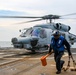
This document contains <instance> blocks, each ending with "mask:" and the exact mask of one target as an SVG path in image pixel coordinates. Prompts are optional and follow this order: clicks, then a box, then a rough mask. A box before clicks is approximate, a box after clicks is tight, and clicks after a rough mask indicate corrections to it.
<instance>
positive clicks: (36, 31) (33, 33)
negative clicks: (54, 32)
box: [20, 27, 46, 38]
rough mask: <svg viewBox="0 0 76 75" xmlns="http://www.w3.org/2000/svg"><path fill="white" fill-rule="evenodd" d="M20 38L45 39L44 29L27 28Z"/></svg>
mask: <svg viewBox="0 0 76 75" xmlns="http://www.w3.org/2000/svg"><path fill="white" fill-rule="evenodd" d="M20 36H21V37H26V36H37V37H40V38H46V31H45V29H44V28H38V27H37V28H29V29H27V30H26V31H24V32H22V34H21V35H20Z"/></svg>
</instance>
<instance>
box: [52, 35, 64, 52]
mask: <svg viewBox="0 0 76 75" xmlns="http://www.w3.org/2000/svg"><path fill="white" fill-rule="evenodd" d="M63 41H64V37H63V36H60V37H59V38H58V39H55V38H54V37H52V39H51V47H52V49H53V50H54V51H64V49H65V47H64V44H63Z"/></svg>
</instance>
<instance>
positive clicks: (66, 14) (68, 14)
mask: <svg viewBox="0 0 76 75" xmlns="http://www.w3.org/2000/svg"><path fill="white" fill-rule="evenodd" d="M71 15H76V13H72V14H66V15H62V16H61V17H63V16H71Z"/></svg>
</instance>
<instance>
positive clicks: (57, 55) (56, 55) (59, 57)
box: [54, 51, 64, 71]
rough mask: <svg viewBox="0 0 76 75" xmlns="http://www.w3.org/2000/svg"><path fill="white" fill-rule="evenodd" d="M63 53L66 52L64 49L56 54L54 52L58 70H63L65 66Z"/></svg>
mask: <svg viewBox="0 0 76 75" xmlns="http://www.w3.org/2000/svg"><path fill="white" fill-rule="evenodd" d="M63 54H64V52H63V51H62V52H55V54H54V59H55V62H56V69H57V70H58V71H61V68H62V67H63V63H64V61H63V60H61V57H62V55H63Z"/></svg>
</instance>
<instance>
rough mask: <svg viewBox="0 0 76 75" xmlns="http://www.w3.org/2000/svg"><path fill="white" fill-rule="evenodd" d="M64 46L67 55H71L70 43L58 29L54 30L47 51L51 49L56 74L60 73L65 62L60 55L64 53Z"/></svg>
mask: <svg viewBox="0 0 76 75" xmlns="http://www.w3.org/2000/svg"><path fill="white" fill-rule="evenodd" d="M65 47H66V48H67V51H68V55H69V56H71V51H70V45H69V43H68V42H67V40H66V39H65V38H64V37H63V36H62V35H60V32H59V31H58V30H57V31H54V33H53V37H52V39H51V44H50V48H49V53H50V52H51V51H52V49H53V51H54V59H55V62H56V69H57V72H56V74H60V73H61V69H62V67H63V64H64V63H65V61H63V60H61V57H62V55H63V54H64V50H65Z"/></svg>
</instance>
